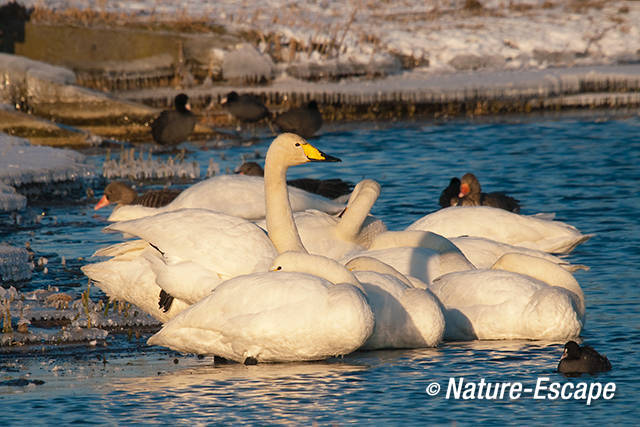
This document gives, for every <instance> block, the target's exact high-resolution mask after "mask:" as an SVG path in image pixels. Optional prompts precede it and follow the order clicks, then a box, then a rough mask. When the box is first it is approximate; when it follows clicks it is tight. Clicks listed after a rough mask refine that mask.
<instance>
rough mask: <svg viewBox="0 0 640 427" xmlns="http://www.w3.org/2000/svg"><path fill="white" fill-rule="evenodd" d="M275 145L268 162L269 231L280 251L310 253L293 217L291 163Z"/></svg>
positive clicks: (266, 185) (266, 169)
mask: <svg viewBox="0 0 640 427" xmlns="http://www.w3.org/2000/svg"><path fill="white" fill-rule="evenodd" d="M274 151H277V150H276V149H275V148H274V147H273V146H272V147H271V148H270V149H269V151H267V156H266V158H265V165H264V193H265V206H266V220H267V232H268V233H269V238H270V239H271V241H272V242H273V245H274V246H275V248H276V250H277V251H278V253H283V252H287V251H297V252H307V250H306V249H305V248H304V246H303V245H302V241H301V240H300V235H299V233H298V228H297V227H296V223H295V221H294V220H293V212H292V211H291V204H290V202H289V191H288V189H287V169H288V166H287V165H286V164H285V163H284V162H282V161H281V160H280V157H279V156H278V154H277V152H274Z"/></svg>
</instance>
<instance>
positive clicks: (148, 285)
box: [82, 240, 190, 322]
mask: <svg viewBox="0 0 640 427" xmlns="http://www.w3.org/2000/svg"><path fill="white" fill-rule="evenodd" d="M150 252H156V250H155V249H153V248H151V247H150V246H149V245H148V244H147V243H146V242H144V241H142V240H137V241H132V242H125V243H124V244H119V245H114V246H110V247H108V248H105V249H102V250H99V251H97V252H96V253H95V254H94V255H96V256H112V257H113V258H111V259H109V260H107V261H102V262H98V263H94V264H87V265H85V266H83V267H82V272H83V273H84V274H85V275H86V276H87V277H89V278H90V279H91V280H92V281H93V282H94V283H96V284H97V285H98V287H99V288H100V289H102V291H103V292H104V293H105V294H107V295H108V296H109V297H110V298H112V299H115V300H121V301H127V302H129V303H131V304H133V305H135V306H137V307H138V308H140V309H141V310H143V311H144V312H145V313H148V314H150V315H151V316H153V317H154V318H156V319H157V320H159V321H161V322H166V321H168V320H169V319H171V318H173V317H174V316H175V315H176V314H178V313H180V312H181V311H182V310H184V309H185V308H187V307H189V305H190V304H189V303H187V302H185V301H183V300H180V299H176V300H174V301H173V304H171V306H170V307H169V309H168V310H164V309H163V308H162V307H161V306H160V305H159V303H158V302H159V296H160V293H161V291H162V288H160V287H159V286H158V285H157V284H156V276H155V275H154V274H153V271H151V269H150V268H149V264H148V263H147V261H146V260H145V256H144V254H145V253H150Z"/></svg>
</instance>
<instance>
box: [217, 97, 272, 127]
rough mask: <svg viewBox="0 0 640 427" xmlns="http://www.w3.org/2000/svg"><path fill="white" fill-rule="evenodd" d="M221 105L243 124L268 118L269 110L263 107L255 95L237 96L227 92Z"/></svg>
mask: <svg viewBox="0 0 640 427" xmlns="http://www.w3.org/2000/svg"><path fill="white" fill-rule="evenodd" d="M222 105H224V107H225V108H226V109H227V111H228V112H229V113H230V114H231V115H232V116H233V117H235V118H236V119H238V120H240V121H241V122H245V123H253V122H257V121H259V120H262V119H264V118H265V117H268V116H270V113H269V110H268V109H267V107H265V105H264V103H263V102H262V100H260V98H258V97H257V96H255V95H249V94H243V95H238V94H237V93H236V92H229V93H228V94H227V96H226V99H225V100H223V101H222Z"/></svg>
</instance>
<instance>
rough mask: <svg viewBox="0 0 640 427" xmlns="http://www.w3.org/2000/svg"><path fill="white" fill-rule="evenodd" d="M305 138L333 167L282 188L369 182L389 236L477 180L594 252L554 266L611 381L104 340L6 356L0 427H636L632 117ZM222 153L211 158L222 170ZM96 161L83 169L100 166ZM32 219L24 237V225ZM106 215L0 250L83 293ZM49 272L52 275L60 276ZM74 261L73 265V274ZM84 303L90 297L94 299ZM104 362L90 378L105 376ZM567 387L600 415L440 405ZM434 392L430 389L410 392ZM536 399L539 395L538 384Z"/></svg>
mask: <svg viewBox="0 0 640 427" xmlns="http://www.w3.org/2000/svg"><path fill="white" fill-rule="evenodd" d="M323 131H324V133H323V134H322V135H321V136H319V137H317V138H315V139H314V140H313V143H314V145H316V146H317V147H319V148H320V149H322V150H323V151H325V152H327V153H329V154H332V155H336V156H338V157H341V158H342V160H343V162H342V163H339V164H321V165H318V164H312V165H305V166H303V167H298V168H294V169H292V170H291V173H290V176H292V177H302V176H312V177H338V176H339V177H342V178H344V179H349V180H351V181H354V182H356V181H358V180H359V179H361V178H365V177H366V178H373V179H376V180H377V181H379V182H380V183H381V184H382V189H383V191H382V195H381V197H380V199H379V200H378V202H377V204H376V206H375V207H374V214H375V215H377V216H379V217H381V218H383V219H384V220H385V222H386V223H387V224H388V225H389V228H391V229H400V228H404V227H405V226H407V225H408V224H410V223H411V222H413V221H414V220H416V219H418V218H420V217H421V216H423V215H425V214H427V213H429V212H431V211H433V210H435V209H436V208H437V200H438V196H439V193H440V191H441V190H442V188H444V187H445V186H446V185H447V184H448V181H449V179H450V178H451V177H452V176H461V175H462V174H464V173H465V172H474V173H475V174H476V175H477V176H478V177H479V179H480V181H481V183H482V184H483V189H485V190H486V191H500V190H502V191H506V192H507V193H508V194H510V195H512V196H514V197H516V198H518V199H519V200H520V201H521V202H522V205H523V213H525V214H528V213H536V212H555V213H556V218H557V219H559V220H562V221H566V222H569V223H571V224H573V225H574V226H576V227H578V228H579V229H580V230H581V231H583V232H585V233H595V234H596V236H595V237H594V238H592V239H591V240H589V241H588V242H586V243H585V244H583V245H581V246H579V247H578V248H577V249H576V250H575V251H574V252H572V253H571V254H570V255H569V257H568V258H569V260H570V261H571V262H572V263H576V264H585V265H588V266H590V267H591V270H590V271H579V272H576V273H575V277H576V279H577V280H578V281H579V282H580V284H581V286H582V288H583V289H584V293H585V296H586V303H587V323H586V326H585V329H584V330H583V333H582V337H581V338H582V339H583V340H584V341H585V342H586V343H588V344H590V345H592V346H593V347H595V348H596V349H597V350H599V351H601V352H604V353H606V354H607V356H608V357H609V359H610V360H611V363H612V365H613V370H612V371H611V372H608V373H604V374H600V375H598V376H594V377H592V376H586V377H585V376H583V377H578V378H566V377H564V376H562V375H560V374H557V373H556V372H554V371H555V368H556V366H557V362H558V360H559V357H560V355H561V353H562V345H563V344H564V343H557V342H537V341H484V342H483V341H475V342H462V343H444V344H442V345H441V346H439V347H438V348H436V349H424V350H402V351H400V350H397V351H376V352H362V353H355V354H351V355H348V356H346V357H344V358H340V359H331V360H328V361H324V362H318V363H299V364H281V365H257V366H243V365H238V364H223V365H215V366H214V365H213V363H212V360H211V358H204V359H198V358H197V357H194V356H191V355H180V354H178V353H174V352H171V351H166V350H163V349H160V348H152V347H148V346H146V345H145V344H144V342H145V338H146V336H148V335H143V336H142V337H140V338H139V339H135V338H134V339H132V340H127V339H123V338H122V337H120V338H118V337H112V338H110V339H109V340H107V343H106V345H105V346H102V345H98V346H97V347H88V346H84V345H78V346H67V347H64V346H63V348H60V349H57V350H56V351H53V352H52V351H50V350H40V351H39V350H38V349H30V350H29V351H22V352H21V351H20V350H19V349H15V351H13V350H11V351H9V350H7V349H3V352H2V354H0V376H1V377H2V378H0V379H2V380H4V379H11V378H18V377H28V378H31V379H41V380H44V381H45V383H44V384H42V385H30V386H27V387H6V386H0V404H1V405H2V408H3V411H2V412H3V417H2V422H3V424H26V423H30V424H52V423H54V422H60V423H65V424H67V423H72V422H80V423H100V424H103V423H104V424H139V423H170V424H183V425H185V424H189V425H190V424H194V423H202V424H204V423H228V422H251V423H255V424H264V423H270V424H271V423H289V422H292V423H296V424H309V423H312V422H318V423H322V424H345V423H352V422H359V423H376V424H379V423H380V424H381V423H385V424H387V423H388V424H396V425H397V424H427V423H452V422H457V423H464V424H475V423H477V422H485V423H490V424H494V423H500V424H501V423H505V422H508V423H518V424H520V423H527V424H529V423H536V424H551V423H557V424H577V423H584V422H585V421H588V422H590V423H592V424H614V423H618V422H622V423H628V424H632V423H636V422H637V417H638V416H639V415H640V410H639V409H638V407H639V403H640V399H639V396H640V385H639V383H640V372H639V370H638V366H639V362H640V357H639V356H638V353H637V348H638V346H639V345H640V309H639V303H640V292H639V291H638V289H639V286H640V271H639V266H640V232H639V221H638V212H640V195H639V194H640V192H639V191H638V187H639V186H640V118H639V116H638V115H637V114H636V115H634V116H631V117H630V118H615V119H603V118H597V119H596V118H595V116H594V117H581V118H567V117H564V118H563V117H560V118H545V117H534V118H524V119H522V120H519V119H509V120H508V121H507V120H505V121H499V120H494V121H491V122H486V121H485V122H469V121H455V122H445V123H431V122H429V123H426V122H425V123H420V122H411V123H398V124H393V125H385V126H372V125H370V124H368V125H365V126H357V125H350V126H346V127H342V128H331V127H329V126H327V127H326V128H324V129H323ZM269 141H270V140H269V139H267V138H265V139H263V140H261V141H259V142H258V143H257V144H256V145H253V146H244V147H231V148H225V149H224V150H223V151H222V150H216V149H209V150H203V149H202V146H201V145H196V144H190V145H188V146H187V147H188V148H190V149H191V150H192V153H191V154H190V156H191V158H196V159H197V160H198V161H199V162H200V163H201V164H202V165H203V167H205V168H206V165H207V164H208V158H209V156H214V158H215V159H216V161H218V162H219V163H220V164H221V166H222V169H223V170H224V169H225V168H226V167H229V168H231V169H232V168H234V167H235V166H237V165H238V164H239V162H240V160H239V156H240V154H241V153H245V154H251V153H254V152H256V151H258V152H260V153H262V154H264V152H265V150H266V147H267V145H268V143H269ZM221 154H224V160H222V159H221ZM102 159H103V154H100V155H92V156H91V157H90V160H91V161H92V162H95V163H96V164H97V165H99V164H100V163H101V160H102ZM36 214H38V215H40V219H39V221H38V222H37V223H36V222H34V221H33V220H30V219H29V218H33V217H35V215H36ZM107 214H108V212H105V213H101V214H99V215H96V214H95V213H94V211H93V210H92V205H91V204H90V203H88V202H87V203H81V204H74V205H65V204H60V205H55V206H35V207H32V208H30V210H29V211H27V212H26V213H23V216H24V218H25V220H24V221H23V222H22V224H21V225H19V226H11V225H7V224H5V225H3V226H2V227H3V228H2V229H0V236H1V237H2V238H3V239H6V240H8V241H9V242H11V243H15V244H17V245H22V244H24V242H25V241H27V240H29V241H30V242H31V245H32V248H33V249H34V251H36V253H37V254H38V255H39V256H46V257H48V258H49V264H48V268H49V272H48V273H47V274H44V273H43V272H36V273H35V274H34V277H33V279H32V281H31V282H30V283H28V284H26V285H25V289H30V288H36V287H46V286H48V285H56V286H58V287H60V288H61V289H62V290H65V291H68V292H72V293H73V292H75V293H80V292H82V291H83V290H84V289H85V288H86V278H84V277H83V276H82V273H81V272H80V271H79V267H80V266H81V265H83V264H84V263H85V262H87V261H86V260H85V259H84V258H86V257H88V256H89V255H90V254H91V253H93V251H94V250H95V249H97V248H98V247H101V246H104V245H106V244H108V243H111V242H116V241H118V239H119V237H118V236H117V235H106V234H103V233H101V231H100V230H101V228H102V227H103V226H104V225H105V224H106V222H105V216H106V215H107ZM62 257H64V258H65V260H66V265H65V266H63V265H62V264H61V259H62ZM79 258H82V259H79ZM93 296H94V297H98V296H99V291H97V290H94V295H93ZM105 360H106V361H107V363H105V362H104V361H105ZM541 377H548V382H558V383H560V385H564V384H566V383H568V382H571V383H572V384H574V385H575V384H577V383H580V382H586V383H589V384H591V383H601V384H602V385H603V386H604V385H605V384H606V383H615V385H616V391H615V396H614V397H613V398H612V399H610V400H605V399H602V398H601V399H598V400H594V401H593V402H592V403H591V405H589V406H587V405H586V403H585V401H584V400H571V399H570V400H563V399H556V400H549V399H545V400H542V399H534V398H533V393H532V392H529V393H527V392H524V393H523V394H522V396H521V397H520V398H519V399H514V400H511V399H509V398H508V397H505V398H504V399H500V400H477V399H476V400H465V399H462V398H460V399H454V398H453V397H451V396H450V398H449V399H447V398H446V396H445V395H446V389H447V384H448V382H449V379H450V378H454V380H456V381H459V379H460V378H464V380H465V381H475V382H478V381H480V380H481V379H482V378H484V379H485V381H486V382H492V383H498V382H500V383H502V382H511V383H513V382H521V383H522V384H523V386H524V388H529V387H531V388H534V387H535V385H536V381H537V380H538V378H541ZM431 382H437V383H439V385H440V386H441V391H440V393H439V394H438V395H436V396H433V397H432V396H429V395H428V394H427V393H426V391H425V389H426V387H427V386H428V385H429V384H430V383H431ZM547 385H548V383H547Z"/></svg>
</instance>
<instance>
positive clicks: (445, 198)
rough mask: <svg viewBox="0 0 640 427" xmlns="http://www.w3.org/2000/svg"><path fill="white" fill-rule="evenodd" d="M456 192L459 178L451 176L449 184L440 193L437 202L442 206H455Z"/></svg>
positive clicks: (456, 200)
mask: <svg viewBox="0 0 640 427" xmlns="http://www.w3.org/2000/svg"><path fill="white" fill-rule="evenodd" d="M458 193H460V180H459V179H458V178H456V177H453V178H451V181H449V186H448V187H447V188H445V189H444V190H442V193H440V200H439V201H438V203H439V204H440V206H442V207H443V208H448V207H449V206H456V205H457V204H458Z"/></svg>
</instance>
